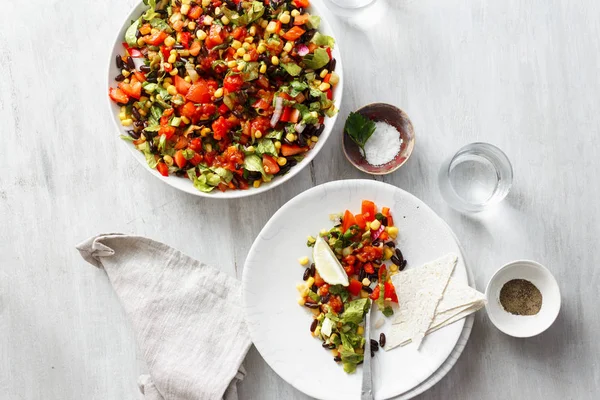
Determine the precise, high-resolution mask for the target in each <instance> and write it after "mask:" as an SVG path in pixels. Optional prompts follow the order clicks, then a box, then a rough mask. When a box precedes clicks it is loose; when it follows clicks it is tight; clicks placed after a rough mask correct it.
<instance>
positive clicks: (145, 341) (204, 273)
mask: <svg viewBox="0 0 600 400" xmlns="http://www.w3.org/2000/svg"><path fill="white" fill-rule="evenodd" d="M77 249H78V250H79V252H80V253H81V255H82V256H83V258H84V259H85V260H86V261H88V262H89V263H90V264H92V265H94V266H96V267H98V268H103V269H104V270H105V271H106V274H107V275H108V278H109V280H110V282H111V284H112V286H113V288H114V290H115V292H116V293H117V295H118V296H119V299H120V300H121V304H122V305H123V307H124V308H125V311H126V312H127V315H128V316H129V318H130V320H131V323H132V325H133V329H134V331H135V333H136V337H137V341H138V344H139V346H140V348H141V351H142V353H143V356H144V358H145V360H146V363H147V366H148V370H149V375H142V376H141V377H140V379H139V382H138V384H139V386H140V391H141V392H142V393H143V394H144V398H145V399H146V400H192V399H193V400H219V399H222V398H225V399H226V400H235V399H237V390H236V384H237V382H238V381H239V380H241V379H243V377H244V374H245V371H244V369H243V367H242V361H243V360H244V357H245V356H246V353H247V352H248V349H249V348H250V344H251V341H250V337H249V335H248V330H247V328H246V325H245V323H244V318H243V314H242V310H241V288H240V284H239V282H238V281H237V280H236V279H234V278H232V277H230V276H228V275H227V274H225V273H223V272H221V271H219V270H217V269H215V268H212V267H209V266H207V265H205V264H203V263H201V262H199V261H197V260H194V259H192V258H190V257H188V256H186V255H185V254H183V253H181V252H179V251H178V250H176V249H173V248H172V247H169V246H167V245H165V244H163V243H159V242H156V241H154V240H151V239H148V238H144V237H139V236H126V235H122V234H106V235H99V236H96V237H92V238H90V239H88V240H86V241H85V242H83V243H81V244H80V245H78V246H77Z"/></svg>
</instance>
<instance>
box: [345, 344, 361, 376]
mask: <svg viewBox="0 0 600 400" xmlns="http://www.w3.org/2000/svg"><path fill="white" fill-rule="evenodd" d="M340 356H341V357H342V364H343V365H344V372H346V373H348V374H351V373H353V372H354V371H356V366H357V365H358V364H359V363H360V362H361V361H363V360H364V356H363V355H362V354H356V353H355V352H353V351H348V350H342V351H341V352H340Z"/></svg>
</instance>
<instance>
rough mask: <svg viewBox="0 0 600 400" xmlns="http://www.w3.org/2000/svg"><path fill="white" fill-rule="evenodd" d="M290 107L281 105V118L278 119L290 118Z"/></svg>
mask: <svg viewBox="0 0 600 400" xmlns="http://www.w3.org/2000/svg"><path fill="white" fill-rule="evenodd" d="M292 110H293V108H292V107H283V112H282V113H281V118H279V120H280V121H281V122H288V121H289V120H290V115H292Z"/></svg>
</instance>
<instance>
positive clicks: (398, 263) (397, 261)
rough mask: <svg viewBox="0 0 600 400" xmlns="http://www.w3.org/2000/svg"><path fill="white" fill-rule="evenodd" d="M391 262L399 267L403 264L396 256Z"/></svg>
mask: <svg viewBox="0 0 600 400" xmlns="http://www.w3.org/2000/svg"><path fill="white" fill-rule="evenodd" d="M391 260H392V262H393V263H394V264H396V265H398V266H400V264H402V261H400V260H399V259H398V257H396V256H392V258H391Z"/></svg>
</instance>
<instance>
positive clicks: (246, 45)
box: [242, 42, 252, 51]
mask: <svg viewBox="0 0 600 400" xmlns="http://www.w3.org/2000/svg"><path fill="white" fill-rule="evenodd" d="M242 47H243V48H244V50H246V51H248V50H250V49H251V48H252V46H250V43H246V42H244V43H243V44H242Z"/></svg>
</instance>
